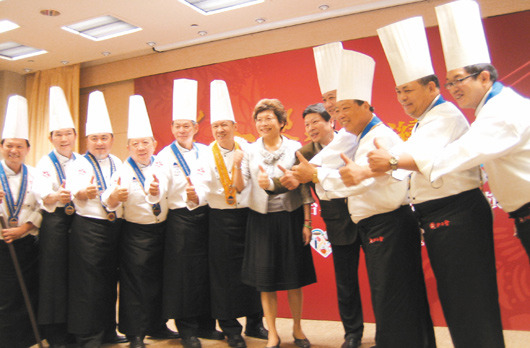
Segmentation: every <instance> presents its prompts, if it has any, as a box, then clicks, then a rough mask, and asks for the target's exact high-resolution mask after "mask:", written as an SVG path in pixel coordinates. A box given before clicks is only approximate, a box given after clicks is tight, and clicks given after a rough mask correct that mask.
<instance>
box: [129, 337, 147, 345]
mask: <svg viewBox="0 0 530 348" xmlns="http://www.w3.org/2000/svg"><path fill="white" fill-rule="evenodd" d="M127 339H128V340H129V342H130V343H129V348H145V344H144V338H143V337H142V336H127Z"/></svg>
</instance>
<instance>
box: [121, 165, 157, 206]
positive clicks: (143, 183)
mask: <svg viewBox="0 0 530 348" xmlns="http://www.w3.org/2000/svg"><path fill="white" fill-rule="evenodd" d="M154 160H155V158H154V157H153V156H151V163H153V162H154ZM127 162H129V165H130V166H131V168H132V169H133V170H134V172H135V173H136V176H137V177H138V181H140V187H141V188H142V191H144V193H145V195H147V192H145V188H144V185H145V177H144V175H143V174H142V171H141V170H140V168H138V165H137V164H136V162H135V161H134V160H133V159H132V158H131V157H129V158H127ZM151 210H152V211H153V214H154V215H155V216H158V215H160V213H161V212H162V208H160V204H159V203H155V204H151Z"/></svg>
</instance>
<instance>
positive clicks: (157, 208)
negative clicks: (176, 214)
mask: <svg viewBox="0 0 530 348" xmlns="http://www.w3.org/2000/svg"><path fill="white" fill-rule="evenodd" d="M152 209H153V214H155V216H158V215H160V213H161V212H162V209H161V208H160V204H153V205H152Z"/></svg>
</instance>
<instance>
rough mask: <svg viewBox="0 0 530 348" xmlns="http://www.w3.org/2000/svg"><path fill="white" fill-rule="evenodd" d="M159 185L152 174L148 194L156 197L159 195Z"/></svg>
mask: <svg viewBox="0 0 530 348" xmlns="http://www.w3.org/2000/svg"><path fill="white" fill-rule="evenodd" d="M159 186H160V184H159V182H158V178H157V177H156V175H154V174H153V181H152V182H151V184H150V185H149V194H150V195H151V196H158V195H159V194H160V187H159Z"/></svg>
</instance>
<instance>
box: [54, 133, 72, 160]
mask: <svg viewBox="0 0 530 348" xmlns="http://www.w3.org/2000/svg"><path fill="white" fill-rule="evenodd" d="M76 137H77V135H76V134H75V130H74V129H73V128H64V129H58V130H54V131H53V132H52V133H51V134H50V137H49V139H50V142H51V143H52V145H53V147H55V149H56V150H57V152H58V153H60V154H61V155H63V156H65V157H68V158H70V157H71V156H72V152H73V151H74V146H75V139H76Z"/></svg>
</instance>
